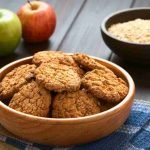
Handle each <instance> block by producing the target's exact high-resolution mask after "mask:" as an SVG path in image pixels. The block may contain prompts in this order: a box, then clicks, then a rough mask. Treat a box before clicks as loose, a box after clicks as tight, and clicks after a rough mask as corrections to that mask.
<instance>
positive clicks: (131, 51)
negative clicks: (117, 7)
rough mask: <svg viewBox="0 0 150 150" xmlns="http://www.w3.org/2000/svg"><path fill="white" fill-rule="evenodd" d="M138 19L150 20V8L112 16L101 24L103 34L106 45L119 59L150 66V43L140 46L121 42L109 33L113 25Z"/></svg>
mask: <svg viewBox="0 0 150 150" xmlns="http://www.w3.org/2000/svg"><path fill="white" fill-rule="evenodd" d="M137 18H141V19H150V8H130V9H126V10H122V11H118V12H115V13H112V14H110V15H109V16H107V17H106V18H105V19H104V20H103V22H102V24H101V34H102V37H103V40H104V42H105V43H106V45H107V46H108V47H109V48H110V50H112V51H113V52H114V53H115V54H116V55H118V56H119V57H121V58H123V59H124V60H127V61H129V62H134V63H140V64H150V43H149V44H138V43H133V42H127V41H123V40H119V39H117V38H116V37H115V36H112V35H111V34H110V33H109V32H108V28H109V27H110V26H111V25H113V24H116V23H122V22H127V21H130V20H134V19H137Z"/></svg>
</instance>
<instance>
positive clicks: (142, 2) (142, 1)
mask: <svg viewBox="0 0 150 150" xmlns="http://www.w3.org/2000/svg"><path fill="white" fill-rule="evenodd" d="M149 6H150V1H149V0H135V2H134V4H133V7H149Z"/></svg>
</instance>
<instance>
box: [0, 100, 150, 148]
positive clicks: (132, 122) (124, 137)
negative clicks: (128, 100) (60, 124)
mask: <svg viewBox="0 0 150 150" xmlns="http://www.w3.org/2000/svg"><path fill="white" fill-rule="evenodd" d="M0 141H3V142H5V143H7V144H11V145H13V146H15V147H17V148H18V149H22V150H51V149H52V150H150V102H146V101H143V100H135V101H134V103H133V106H132V109H131V112H130V115H129V117H128V119H127V121H126V122H125V123H124V124H123V125H122V126H121V127H120V128H119V129H118V130H117V131H115V132H114V133H112V134H111V135H109V136H107V137H105V138H103V139H100V140H97V141H95V142H92V143H88V144H83V145H78V146H72V147H66V148H59V147H52V146H46V145H40V144H35V143H29V142H26V141H23V140H19V139H17V138H13V137H10V136H8V135H7V136H6V135H5V134H3V135H0Z"/></svg>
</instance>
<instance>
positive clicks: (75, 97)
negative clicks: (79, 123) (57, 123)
mask: <svg viewBox="0 0 150 150" xmlns="http://www.w3.org/2000/svg"><path fill="white" fill-rule="evenodd" d="M99 104H100V103H99V102H98V101H97V99H96V98H94V97H93V96H92V95H91V94H89V93H87V92H86V91H83V90H80V91H76V92H70V93H68V92H63V93H60V94H57V95H56V97H55V98H54V102H53V107H52V117H53V118H76V117H84V116H88V115H93V114H96V113H99V112H100V106H99Z"/></svg>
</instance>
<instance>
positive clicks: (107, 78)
mask: <svg viewBox="0 0 150 150" xmlns="http://www.w3.org/2000/svg"><path fill="white" fill-rule="evenodd" d="M82 85H83V87H84V88H86V89H87V90H88V91H89V92H90V93H92V94H93V95H94V96H96V97H98V98H101V99H104V100H107V101H108V102H120V101H121V100H122V99H123V98H124V97H125V96H126V95H127V93H128V87H127V84H126V82H125V81H124V80H122V79H121V78H119V77H117V76H114V75H112V74H111V73H105V71H103V70H98V69H95V70H93V71H90V72H88V73H86V74H85V76H84V77H83V78H82Z"/></svg>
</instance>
